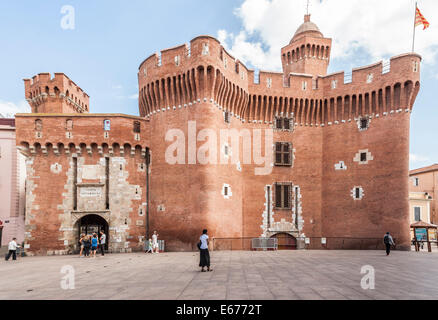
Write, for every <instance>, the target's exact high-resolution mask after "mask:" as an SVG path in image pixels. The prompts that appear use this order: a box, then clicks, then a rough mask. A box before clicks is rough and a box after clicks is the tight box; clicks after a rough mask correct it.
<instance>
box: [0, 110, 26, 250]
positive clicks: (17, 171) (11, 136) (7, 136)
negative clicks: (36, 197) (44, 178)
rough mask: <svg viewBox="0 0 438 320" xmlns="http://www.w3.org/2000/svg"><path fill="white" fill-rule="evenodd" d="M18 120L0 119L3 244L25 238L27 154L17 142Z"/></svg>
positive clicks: (0, 190) (0, 189) (0, 211)
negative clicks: (16, 124)
mask: <svg viewBox="0 0 438 320" xmlns="http://www.w3.org/2000/svg"><path fill="white" fill-rule="evenodd" d="M15 140H16V139H15V120H14V119H0V203H1V206H0V221H1V225H2V226H3V230H2V237H1V241H0V243H1V246H6V245H7V244H8V242H9V241H11V240H12V238H14V237H15V238H17V241H18V242H22V241H23V240H24V217H25V180H26V170H25V157H24V156H23V155H22V154H21V152H19V151H18V149H17V147H16V142H15Z"/></svg>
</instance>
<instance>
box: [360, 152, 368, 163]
mask: <svg viewBox="0 0 438 320" xmlns="http://www.w3.org/2000/svg"><path fill="white" fill-rule="evenodd" d="M360 161H361V162H366V161H367V153H366V152H362V153H361V154H360Z"/></svg>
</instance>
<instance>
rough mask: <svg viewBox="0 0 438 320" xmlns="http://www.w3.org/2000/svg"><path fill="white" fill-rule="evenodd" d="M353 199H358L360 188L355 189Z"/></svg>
mask: <svg viewBox="0 0 438 320" xmlns="http://www.w3.org/2000/svg"><path fill="white" fill-rule="evenodd" d="M354 197H355V198H356V199H360V188H356V189H355V190H354Z"/></svg>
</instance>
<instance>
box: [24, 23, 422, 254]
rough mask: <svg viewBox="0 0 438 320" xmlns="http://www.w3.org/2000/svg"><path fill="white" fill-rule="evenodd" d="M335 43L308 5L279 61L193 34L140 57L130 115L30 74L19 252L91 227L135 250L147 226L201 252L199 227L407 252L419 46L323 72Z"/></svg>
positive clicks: (61, 245) (66, 243) (68, 245)
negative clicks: (389, 244)
mask: <svg viewBox="0 0 438 320" xmlns="http://www.w3.org/2000/svg"><path fill="white" fill-rule="evenodd" d="M330 51H331V39H329V38H325V37H324V36H323V34H322V33H321V31H320V30H319V29H318V27H317V26H316V25H315V24H314V23H312V22H311V21H310V16H309V15H306V16H305V20H304V23H303V24H302V25H301V26H300V27H299V28H298V30H297V32H296V33H295V35H294V36H293V38H292V40H291V41H290V43H289V44H288V45H287V46H285V47H284V48H282V50H281V57H280V58H281V61H282V66H283V71H282V72H265V71H260V72H256V71H255V70H250V69H248V68H247V67H246V66H245V65H244V64H243V63H242V62H240V61H239V60H237V59H236V58H234V57H232V56H231V55H230V54H229V53H228V52H227V51H226V50H225V49H224V48H223V46H221V44H220V43H219V42H218V41H217V40H216V39H214V38H212V37H210V36H199V37H197V38H195V39H193V40H192V41H191V42H190V44H188V45H182V46H178V47H174V48H171V49H167V50H164V51H161V52H160V54H153V55H151V56H150V57H148V58H147V59H145V60H144V61H143V62H142V63H141V64H140V67H139V72H138V74H137V76H138V83H139V88H140V89H139V113H140V116H139V117H135V116H127V115H118V114H89V113H88V111H89V107H88V106H89V104H88V96H87V95H86V94H85V93H84V92H83V91H82V90H81V89H80V88H79V87H77V86H76V85H75V84H74V83H73V82H72V81H71V80H70V79H69V78H68V77H67V76H65V75H64V74H55V77H54V78H51V77H50V75H49V74H39V75H37V76H35V77H34V78H33V79H32V80H25V91H26V98H27V99H28V101H29V103H30V104H31V107H32V113H31V114H19V115H17V116H16V118H17V145H18V146H19V147H20V148H21V151H22V152H23V154H26V156H27V157H28V158H27V177H28V178H27V179H28V184H27V200H26V208H27V213H26V245H27V250H28V251H29V252H33V253H59V254H62V253H69V252H72V251H74V249H75V246H77V244H76V242H77V239H78V235H79V233H80V232H82V231H86V232H89V231H88V228H90V230H98V229H99V228H106V229H107V230H108V232H109V249H110V250H113V251H131V250H135V249H138V248H140V247H141V245H142V241H143V240H144V237H145V236H149V234H150V233H151V232H152V230H158V231H159V234H160V238H161V239H164V240H165V241H166V248H167V249H168V250H172V251H173V250H178V251H179V250H181V251H182V250H195V249H196V242H197V240H198V237H199V234H200V232H201V231H202V229H204V228H207V229H208V230H209V234H210V237H214V238H215V239H217V240H218V241H219V240H220V239H224V240H225V239H231V240H233V239H235V240H236V243H240V242H239V239H246V238H256V237H278V236H279V235H283V236H287V237H288V239H289V240H290V241H291V243H292V244H296V243H297V239H304V238H307V239H309V240H307V241H306V242H308V241H313V240H311V239H320V240H318V241H321V242H322V240H321V239H322V238H324V239H325V241H326V244H327V245H328V246H329V247H330V248H340V246H339V245H338V242H335V241H332V239H347V238H358V239H381V238H382V236H383V234H384V233H385V232H387V231H390V232H391V233H392V234H393V236H394V237H395V238H396V239H397V243H398V248H401V249H406V250H409V249H410V235H409V223H410V220H409V202H408V195H409V187H408V183H407V179H406V177H407V175H408V173H409V163H408V161H409V159H408V157H409V123H410V113H411V112H412V107H413V104H414V101H415V98H416V95H417V94H418V91H419V88H420V84H419V79H420V73H419V71H420V62H421V57H420V56H419V55H417V54H414V53H410V54H404V55H399V56H396V57H393V58H391V59H390V61H389V62H388V63H385V64H383V63H382V62H379V63H376V64H373V65H370V66H365V67H361V68H357V69H354V70H353V71H352V73H351V74H350V75H348V74H344V72H339V73H334V74H327V67H328V65H329V61H330ZM400 199H405V200H400ZM217 243H219V242H217ZM242 243H243V242H242ZM361 243H362V244H361V248H368V246H367V244H366V243H365V245H363V243H364V242H361ZM329 244H330V245H329ZM373 245H374V246H375V242H373ZM218 247H219V248H220V245H219V246H218ZM369 247H370V248H371V247H372V245H371V243H370V246H369Z"/></svg>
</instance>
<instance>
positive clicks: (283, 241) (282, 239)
mask: <svg viewBox="0 0 438 320" xmlns="http://www.w3.org/2000/svg"><path fill="white" fill-rule="evenodd" d="M271 238H277V240H278V250H296V249H297V239H296V238H295V237H293V236H291V235H290V234H288V233H277V234H274V235H273V236H272V237H271Z"/></svg>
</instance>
